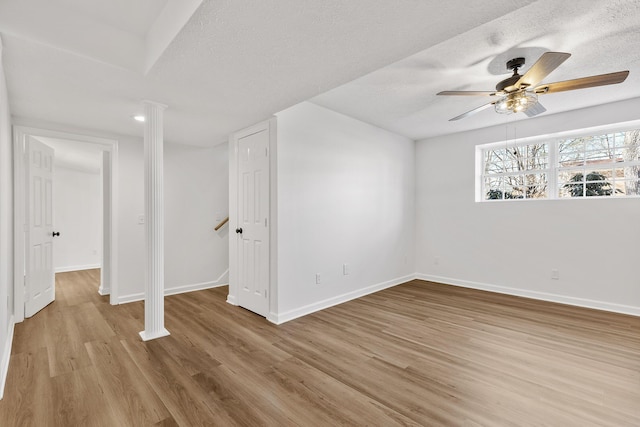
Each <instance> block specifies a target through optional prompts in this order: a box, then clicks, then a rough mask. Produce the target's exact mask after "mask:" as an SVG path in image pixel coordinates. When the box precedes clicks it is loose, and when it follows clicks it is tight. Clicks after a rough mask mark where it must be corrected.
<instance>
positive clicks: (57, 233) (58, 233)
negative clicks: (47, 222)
mask: <svg viewBox="0 0 640 427" xmlns="http://www.w3.org/2000/svg"><path fill="white" fill-rule="evenodd" d="M51 235H52V236H53V237H56V236H59V235H60V232H59V231H54V232H53V233H51Z"/></svg>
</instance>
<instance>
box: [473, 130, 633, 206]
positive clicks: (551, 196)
mask: <svg viewBox="0 0 640 427" xmlns="http://www.w3.org/2000/svg"><path fill="white" fill-rule="evenodd" d="M637 129H640V120H634V121H630V122H624V123H615V124H611V125H605V126H595V127H591V128H585V129H578V130H570V131H563V132H556V133H552V134H547V135H536V136H531V137H526V138H519V139H517V140H516V139H513V140H509V139H507V140H506V141H499V142H492V143H488V144H481V145H477V146H476V180H475V181H476V185H475V187H476V193H475V194H476V202H489V203H492V202H497V201H502V202H505V201H510V202H521V201H526V200H538V201H539V200H586V199H618V200H620V199H637V198H640V196H638V195H629V196H615V195H613V196H590V197H559V190H560V189H559V188H558V175H559V172H560V171H562V170H566V169H567V168H566V167H565V168H561V167H559V164H558V155H559V154H558V150H559V142H560V141H561V140H565V139H570V138H580V137H588V136H598V135H603V134H608V133H617V132H627V131H631V130H637ZM534 144H548V146H549V150H548V165H547V168H546V169H535V170H532V171H531V172H532V173H545V174H546V175H547V197H545V198H522V199H504V198H503V199H486V198H485V196H486V190H485V178H486V177H487V176H489V175H486V174H485V152H486V150H491V149H498V148H506V147H521V146H526V145H534ZM622 164H623V163H620V165H622ZM624 165H632V166H635V165H640V161H636V162H627V163H624ZM603 166H608V165H603ZM603 169H605V168H604V167H603ZM522 174H526V171H522ZM508 175H514V174H513V173H507V172H504V173H500V174H491V175H490V176H495V177H499V176H508Z"/></svg>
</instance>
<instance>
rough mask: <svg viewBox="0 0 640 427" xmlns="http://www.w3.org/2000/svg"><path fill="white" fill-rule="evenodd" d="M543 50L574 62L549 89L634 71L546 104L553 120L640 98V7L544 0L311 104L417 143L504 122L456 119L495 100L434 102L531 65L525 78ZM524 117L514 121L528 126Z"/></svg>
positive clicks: (556, 74)
mask: <svg viewBox="0 0 640 427" xmlns="http://www.w3.org/2000/svg"><path fill="white" fill-rule="evenodd" d="M546 51H559V52H569V53H571V54H572V56H571V57H570V58H569V59H568V60H567V61H566V62H564V63H563V64H562V65H561V66H560V67H559V68H558V69H556V70H555V71H553V72H552V73H551V74H550V75H549V76H548V77H547V78H546V79H544V82H545V83H550V82H556V81H564V80H569V79H573V78H579V77H586V76H590V75H597V74H604V73H610V72H614V71H622V70H630V74H629V77H628V78H627V80H626V81H625V82H623V83H622V84H618V85H612V86H606V87H597V88H590V89H582V90H578V91H572V92H562V93H557V94H548V95H543V96H540V97H539V102H540V103H541V104H542V105H544V107H545V108H546V109H547V112H546V113H544V114H547V115H548V114H554V113H558V112H562V111H568V110H574V109H578V108H583V107H588V106H593V105H596V104H604V103H608V102H613V101H617V100H623V99H630V98H635V97H640V1H638V0H617V1H611V0H608V1H601V0H581V1H572V2H558V1H557V0H539V1H536V2H535V3H532V4H530V5H527V6H525V7H522V8H520V9H518V10H516V11H513V12H511V13H509V14H506V15H504V16H502V17H500V18H497V19H495V20H493V21H491V22H489V23H486V24H484V25H480V26H478V27H476V28H473V29H471V30H469V31H467V32H465V33H461V34H458V35H456V36H455V37H451V38H449V39H447V40H445V41H443V42H442V43H440V44H438V45H435V46H433V47H430V48H428V49H426V50H423V51H422V52H420V53H418V54H416V55H413V56H411V57H408V58H405V59H403V60H400V61H398V62H396V63H394V64H391V65H389V66H387V67H384V68H382V69H380V70H377V71H374V72H372V73H370V74H368V75H366V76H364V77H361V78H359V79H356V80H354V81H352V82H349V83H347V84H346V85H343V86H340V87H338V88H335V89H333V90H330V91H328V92H326V93H324V94H322V95H319V96H317V97H315V98H313V100H312V101H313V102H315V103H317V104H319V105H322V106H325V107H327V108H330V109H333V110H335V111H339V112H342V113H344V114H347V115H350V116H352V117H356V118H358V119H360V120H363V121H365V122H369V123H372V124H375V125H377V126H379V127H382V128H385V129H388V130H391V131H393V132H396V133H399V134H401V135H405V136H408V137H410V138H412V139H423V138H428V137H433V136H436V135H443V134H449V133H455V132H461V131H466V130H470V129H476V128H481V127H486V126H491V125H497V124H501V123H504V122H505V120H507V118H506V117H505V116H504V115H502V114H498V113H496V112H495V111H494V110H493V108H489V109H486V110H484V111H482V112H479V113H476V114H475V115H474V116H470V117H468V118H465V119H462V120H459V121H454V122H450V121H449V119H450V118H452V117H455V116H458V115H459V114H462V113H464V112H466V111H468V110H471V109H473V108H476V107H479V106H481V105H483V104H486V103H488V102H490V101H491V99H489V98H484V97H459V96H436V95H435V94H436V93H438V92H440V91H443V90H480V91H483V90H488V91H492V90H495V85H496V83H498V82H499V81H500V80H502V79H504V78H506V77H509V76H510V75H511V72H510V71H509V70H507V69H506V62H507V61H508V60H510V59H512V58H516V57H524V58H525V59H526V64H525V66H524V68H523V69H522V70H520V74H523V73H524V72H526V70H527V69H528V68H529V67H530V66H531V65H533V64H534V63H535V62H536V60H537V59H538V58H539V57H540V55H541V54H542V53H544V52H546ZM526 119H527V116H526V115H525V114H524V113H520V114H516V115H514V116H513V117H509V118H508V120H509V121H513V120H526Z"/></svg>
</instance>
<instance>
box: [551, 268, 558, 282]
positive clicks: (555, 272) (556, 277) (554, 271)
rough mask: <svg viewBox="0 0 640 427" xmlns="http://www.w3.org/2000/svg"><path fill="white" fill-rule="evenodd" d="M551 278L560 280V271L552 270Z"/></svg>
mask: <svg viewBox="0 0 640 427" xmlns="http://www.w3.org/2000/svg"><path fill="white" fill-rule="evenodd" d="M551 278H552V279H553V280H560V270H558V269H557V268H553V269H551Z"/></svg>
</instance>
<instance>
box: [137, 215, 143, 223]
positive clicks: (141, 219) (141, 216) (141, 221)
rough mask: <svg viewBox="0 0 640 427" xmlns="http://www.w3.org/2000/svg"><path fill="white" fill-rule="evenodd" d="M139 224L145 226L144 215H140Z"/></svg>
mask: <svg viewBox="0 0 640 427" xmlns="http://www.w3.org/2000/svg"><path fill="white" fill-rule="evenodd" d="M138 224H140V225H142V224H144V215H138Z"/></svg>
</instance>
